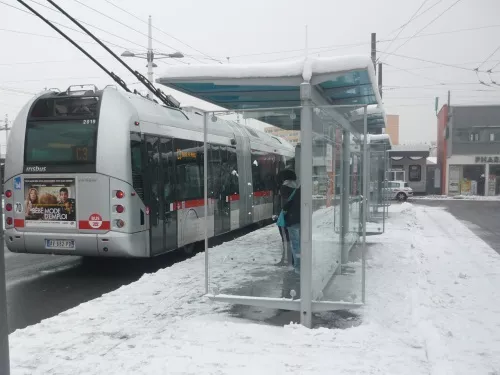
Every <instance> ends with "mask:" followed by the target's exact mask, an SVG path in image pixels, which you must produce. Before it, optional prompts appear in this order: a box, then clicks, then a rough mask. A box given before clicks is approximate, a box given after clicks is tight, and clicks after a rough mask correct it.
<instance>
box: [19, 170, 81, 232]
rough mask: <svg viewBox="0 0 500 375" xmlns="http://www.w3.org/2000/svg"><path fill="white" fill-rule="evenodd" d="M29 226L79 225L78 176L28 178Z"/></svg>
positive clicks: (26, 212) (25, 183)
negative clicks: (76, 178) (75, 177)
mask: <svg viewBox="0 0 500 375" xmlns="http://www.w3.org/2000/svg"><path fill="white" fill-rule="evenodd" d="M24 193H25V201H24V219H25V226H26V227H44V228H54V227H57V228H60V229H63V228H68V229H69V228H76V187H75V179H74V178H52V179H46V178H41V179H37V178H27V179H25V180H24Z"/></svg>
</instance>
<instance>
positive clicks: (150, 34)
mask: <svg viewBox="0 0 500 375" xmlns="http://www.w3.org/2000/svg"><path fill="white" fill-rule="evenodd" d="M154 56H155V55H154V52H153V25H152V21H151V16H149V19H148V53H147V60H148V80H149V82H153V61H154V58H155V57H154ZM151 94H153V93H151Z"/></svg>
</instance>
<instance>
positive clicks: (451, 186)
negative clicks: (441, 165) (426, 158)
mask: <svg viewBox="0 0 500 375" xmlns="http://www.w3.org/2000/svg"><path fill="white" fill-rule="evenodd" d="M447 164H448V168H447V169H448V176H447V180H448V183H447V194H448V195H481V196H494V195H500V155H453V156H451V157H450V158H448V160H447Z"/></svg>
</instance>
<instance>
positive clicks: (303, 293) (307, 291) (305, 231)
mask: <svg viewBox="0 0 500 375" xmlns="http://www.w3.org/2000/svg"><path fill="white" fill-rule="evenodd" d="M300 99H301V103H302V110H301V117H300V161H299V164H300V201H301V210H300V311H301V314H300V323H301V324H302V325H304V326H306V327H308V328H311V327H312V169H313V168H312V167H313V166H312V122H313V108H312V102H311V84H310V83H309V82H304V83H302V84H301V85H300Z"/></svg>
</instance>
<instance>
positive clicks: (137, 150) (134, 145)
mask: <svg viewBox="0 0 500 375" xmlns="http://www.w3.org/2000/svg"><path fill="white" fill-rule="evenodd" d="M130 155H131V163H132V186H133V188H134V190H135V191H136V192H137V194H138V195H139V197H141V199H144V185H143V179H142V144H141V136H140V135H139V134H138V133H131V134H130Z"/></svg>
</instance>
